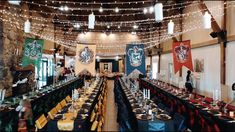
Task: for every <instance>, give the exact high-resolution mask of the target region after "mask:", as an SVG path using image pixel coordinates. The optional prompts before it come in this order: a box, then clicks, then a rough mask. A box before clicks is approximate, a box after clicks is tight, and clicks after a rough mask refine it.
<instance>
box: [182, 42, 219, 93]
mask: <svg viewBox="0 0 235 132" xmlns="http://www.w3.org/2000/svg"><path fill="white" fill-rule="evenodd" d="M195 59H204V73H201V74H198V77H200V79H198V80H197V89H196V90H197V92H199V93H200V94H203V95H206V96H209V97H213V91H214V90H215V89H220V87H221V86H220V45H213V46H208V47H203V48H197V49H193V50H192V60H193V65H194V60H195ZM186 73H187V68H183V79H184V81H185V80H186ZM194 75H196V73H195V74H194ZM195 80H196V79H195Z"/></svg>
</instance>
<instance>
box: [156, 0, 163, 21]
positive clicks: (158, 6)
mask: <svg viewBox="0 0 235 132" xmlns="http://www.w3.org/2000/svg"><path fill="white" fill-rule="evenodd" d="M154 9H155V21H156V22H161V21H162V20H163V5H162V3H157V4H156V5H155V6H154Z"/></svg>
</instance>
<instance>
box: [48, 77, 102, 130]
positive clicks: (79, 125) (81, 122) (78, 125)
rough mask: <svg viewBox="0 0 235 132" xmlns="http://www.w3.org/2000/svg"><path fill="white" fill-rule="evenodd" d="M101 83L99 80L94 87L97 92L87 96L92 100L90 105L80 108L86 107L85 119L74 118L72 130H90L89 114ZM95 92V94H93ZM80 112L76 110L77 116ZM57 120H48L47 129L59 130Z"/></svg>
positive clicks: (95, 101) (96, 101)
mask: <svg viewBox="0 0 235 132" xmlns="http://www.w3.org/2000/svg"><path fill="white" fill-rule="evenodd" d="M102 85H103V80H101V81H100V83H99V84H98V86H97V87H96V89H99V90H98V92H97V93H92V94H91V95H90V97H88V99H90V100H93V102H92V104H91V105H90V106H87V105H83V106H82V108H81V109H88V113H87V114H88V116H86V118H85V119H78V118H76V119H75V120H74V129H73V131H89V130H90V127H91V123H90V118H91V117H90V116H91V113H92V111H93V109H94V107H95V105H96V104H97V103H98V97H99V95H100V94H101V88H102ZM94 94H95V96H94ZM66 112H67V110H65V111H64V112H61V113H66ZM80 115H81V114H80V112H78V115H77V116H80ZM58 121H59V120H58V119H54V120H50V121H48V124H47V128H46V129H47V131H59V130H58V126H57V122H58Z"/></svg>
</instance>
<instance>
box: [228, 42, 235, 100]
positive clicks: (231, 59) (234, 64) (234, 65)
mask: <svg viewBox="0 0 235 132" xmlns="http://www.w3.org/2000/svg"><path fill="white" fill-rule="evenodd" d="M226 50H227V51H226V53H227V54H226V57H227V60H226V71H227V72H226V85H228V96H229V97H230V98H232V96H233V94H232V93H233V92H232V90H231V87H232V84H233V83H235V41H233V42H229V43H228V45H227V48H226Z"/></svg>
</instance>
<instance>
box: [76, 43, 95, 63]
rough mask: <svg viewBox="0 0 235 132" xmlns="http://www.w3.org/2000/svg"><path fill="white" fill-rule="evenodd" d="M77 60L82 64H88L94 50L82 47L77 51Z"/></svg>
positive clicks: (91, 60)
mask: <svg viewBox="0 0 235 132" xmlns="http://www.w3.org/2000/svg"><path fill="white" fill-rule="evenodd" d="M78 55H79V61H80V62H81V63H83V64H89V63H91V62H93V59H94V52H93V51H92V50H91V49H89V48H88V47H84V48H83V49H81V50H80V51H79V54H78Z"/></svg>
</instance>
